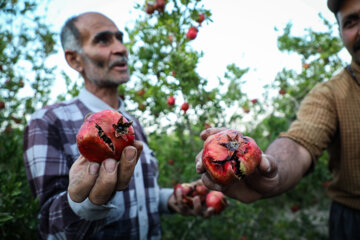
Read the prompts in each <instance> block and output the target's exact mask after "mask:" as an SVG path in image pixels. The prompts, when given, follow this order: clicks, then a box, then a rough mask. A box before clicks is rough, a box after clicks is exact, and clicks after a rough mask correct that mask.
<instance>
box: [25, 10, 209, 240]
mask: <svg viewBox="0 0 360 240" xmlns="http://www.w3.org/2000/svg"><path fill="white" fill-rule="evenodd" d="M61 42H62V46H63V49H64V52H65V58H66V61H67V63H68V64H69V65H70V67H72V68H73V69H74V70H76V71H77V72H79V73H80V75H81V76H82V77H83V79H84V84H85V88H84V89H82V91H81V92H80V94H79V96H78V97H76V98H75V99H72V100H70V101H67V102H62V103H59V104H55V105H52V106H48V107H45V108H43V109H41V110H39V111H37V112H36V113H34V114H33V116H32V119H31V121H30V122H29V124H28V125H27V127H26V131H25V140H24V141H25V142H24V148H25V149H24V150H25V151H24V158H25V164H26V169H27V175H28V179H29V182H30V186H31V189H32V191H33V193H34V195H35V196H37V197H38V198H39V202H40V205H41V210H40V214H39V218H40V225H39V231H40V236H41V238H44V239H160V238H161V226H160V215H159V214H160V213H171V212H178V213H181V214H183V215H201V216H209V215H211V214H212V212H213V210H212V209H206V208H203V206H202V205H201V201H200V199H199V197H195V198H194V202H193V206H194V207H193V208H189V207H187V205H184V204H183V203H182V201H181V200H180V199H181V197H179V194H180V195H181V192H180V193H178V192H177V194H176V196H177V197H176V196H175V195H174V194H173V190H172V189H164V188H160V187H159V186H158V183H157V176H158V168H157V160H156V159H155V157H154V154H153V152H152V151H151V150H150V148H149V147H148V145H147V141H146V136H145V134H144V132H143V129H142V127H141V125H140V123H139V122H138V121H137V119H135V118H134V117H133V116H131V115H129V114H128V113H127V112H126V111H125V108H124V104H123V102H122V100H121V98H119V96H118V92H117V87H118V86H119V84H125V83H126V82H127V81H129V70H128V65H127V59H128V52H127V49H126V48H125V46H124V44H123V34H122V32H120V31H119V29H118V28H117V27H116V25H115V24H114V22H112V21H111V20H110V19H109V18H107V17H106V16H104V15H102V14H100V13H96V12H87V13H84V14H81V15H79V16H76V17H72V18H70V19H69V20H68V21H67V22H66V23H65V25H64V27H63V29H62V32H61ZM105 109H114V110H118V111H120V112H121V113H122V114H123V115H124V116H125V117H126V118H127V119H129V120H132V121H133V127H134V129H135V138H136V141H135V143H134V144H133V145H132V146H128V147H126V148H125V149H124V151H123V153H122V156H121V159H120V161H117V160H119V159H106V160H105V161H103V162H102V163H101V164H99V163H96V162H89V161H88V160H87V159H85V158H84V157H83V156H81V155H80V153H79V150H78V148H77V145H76V134H77V132H78V131H79V129H80V126H81V124H82V122H83V119H84V118H85V116H86V115H88V114H89V113H91V112H99V111H101V110H105Z"/></svg>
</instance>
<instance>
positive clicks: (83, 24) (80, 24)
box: [76, 13, 119, 43]
mask: <svg viewBox="0 0 360 240" xmlns="http://www.w3.org/2000/svg"><path fill="white" fill-rule="evenodd" d="M76 26H77V28H78V29H79V32H80V34H81V36H82V39H83V43H84V42H85V41H87V40H89V39H91V38H92V37H94V36H95V35H96V34H98V33H99V32H105V31H110V32H117V31H119V30H118V28H117V26H116V25H115V23H114V22H113V21H112V20H110V19H109V18H108V17H106V16H104V15H102V14H99V13H85V14H82V15H80V16H79V18H78V21H77V22H76Z"/></svg>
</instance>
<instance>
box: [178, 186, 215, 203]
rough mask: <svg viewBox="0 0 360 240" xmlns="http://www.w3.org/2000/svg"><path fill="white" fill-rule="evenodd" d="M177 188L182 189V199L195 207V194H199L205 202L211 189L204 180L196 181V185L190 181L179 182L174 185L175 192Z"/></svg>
mask: <svg viewBox="0 0 360 240" xmlns="http://www.w3.org/2000/svg"><path fill="white" fill-rule="evenodd" d="M177 189H181V193H182V201H183V202H184V203H186V204H187V205H188V206H189V207H193V198H194V197H195V196H199V197H200V201H201V202H202V203H204V202H205V199H206V196H207V194H208V193H209V189H208V188H207V187H206V186H205V185H204V184H203V183H202V182H200V183H196V184H195V185H194V184H190V183H182V184H180V183H179V184H177V185H176V186H175V187H174V194H175V193H176V191H177Z"/></svg>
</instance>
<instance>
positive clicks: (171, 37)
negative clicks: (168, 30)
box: [168, 34, 174, 43]
mask: <svg viewBox="0 0 360 240" xmlns="http://www.w3.org/2000/svg"><path fill="white" fill-rule="evenodd" d="M168 38H169V41H170V42H171V43H172V42H173V41H174V37H173V35H171V34H169V36H168Z"/></svg>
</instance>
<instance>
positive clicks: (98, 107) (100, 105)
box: [79, 88, 124, 112]
mask: <svg viewBox="0 0 360 240" xmlns="http://www.w3.org/2000/svg"><path fill="white" fill-rule="evenodd" d="M79 99H80V101H82V102H83V103H84V105H85V106H86V107H87V108H89V109H90V111H92V112H100V111H102V110H105V109H112V110H116V111H120V112H124V104H123V101H122V99H121V98H120V97H119V108H118V109H115V108H112V107H111V106H109V105H108V104H107V103H105V102H104V101H103V100H101V99H100V98H98V97H97V96H95V95H94V94H92V93H91V92H89V91H88V90H86V88H83V89H81V90H80V93H79Z"/></svg>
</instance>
